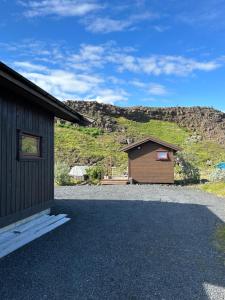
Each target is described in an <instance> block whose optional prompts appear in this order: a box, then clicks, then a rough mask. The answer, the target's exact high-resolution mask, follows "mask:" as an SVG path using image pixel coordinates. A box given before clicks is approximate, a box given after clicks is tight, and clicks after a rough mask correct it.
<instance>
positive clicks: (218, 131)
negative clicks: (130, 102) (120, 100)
mask: <svg viewBox="0 0 225 300" xmlns="http://www.w3.org/2000/svg"><path fill="white" fill-rule="evenodd" d="M66 104H67V105H69V106H70V107H71V108H73V109H75V110H77V111H78V112H80V113H83V114H86V115H88V116H90V117H92V118H93V119H94V120H95V122H94V123H93V124H92V126H96V127H100V128H103V129H104V130H107V131H123V128H121V127H120V126H119V125H118V124H117V122H116V118H117V117H125V118H127V119H129V120H133V121H137V122H147V121H149V120H151V119H154V120H161V121H171V122H175V123H177V124H178V125H179V126H182V127H186V128H187V129H190V130H192V131H194V132H196V133H200V134H201V135H202V136H203V137H204V138H207V139H210V140H214V141H217V142H219V143H220V144H225V113H223V112H221V111H219V110H215V109H213V108H211V107H199V106H193V107H165V108H161V107H144V106H136V107H118V106H113V105H109V104H101V103H98V102H91V101H72V100H68V101H66Z"/></svg>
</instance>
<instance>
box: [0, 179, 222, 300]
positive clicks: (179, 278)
mask: <svg viewBox="0 0 225 300" xmlns="http://www.w3.org/2000/svg"><path fill="white" fill-rule="evenodd" d="M56 198H57V199H58V201H57V204H56V207H55V208H54V213H60V212H65V213H68V214H69V216H70V217H71V218H72V220H71V221H70V222H68V223H67V224H65V225H64V226H62V227H60V228H58V229H56V230H55V231H53V232H51V233H49V234H47V235H45V236H44V237H42V238H40V239H38V240H36V241H34V242H32V243H31V244H29V245H27V246H25V247H23V248H22V249H19V250H18V251H16V252H15V253H12V254H11V255H9V256H7V257H6V258H4V259H2V260H0V299H1V300H8V299H10V300H11V299H16V300H17V299H19V300H20V299H21V300H26V299H32V300H36V299H37V300H40V299H62V300H64V299H79V300H82V299H100V300H103V299H122V300H123V299H129V300H135V299H136V300H139V299H161V300H162V299H165V300H167V299H168V300H173V299H178V300H185V299H187V300H192V299H218V300H221V299H225V265H224V262H225V258H224V256H223V255H222V253H220V252H218V251H217V249H216V247H215V246H214V232H215V229H216V226H218V225H221V224H223V222H225V200H224V199H221V198H217V197H215V196H213V195H210V194H206V193H203V192H200V191H196V190H192V189H189V188H182V187H175V186H160V185H156V186H154V185H149V186H147V185H142V186H138V185H136V186H135V185H133V186H102V187H101V186H99V187H88V186H81V187H62V188H57V189H56Z"/></svg>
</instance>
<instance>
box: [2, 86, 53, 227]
mask: <svg viewBox="0 0 225 300" xmlns="http://www.w3.org/2000/svg"><path fill="white" fill-rule="evenodd" d="M18 98H19V97H18V96H16V95H13V94H11V93H9V92H6V91H3V90H0V227H1V226H3V225H5V224H4V223H5V222H1V221H2V220H3V219H4V220H5V217H8V216H15V217H16V216H17V217H18V218H19V217H20V216H22V215H23V214H22V212H23V211H29V209H30V211H32V208H34V207H38V206H39V207H41V206H43V207H45V203H48V202H49V201H52V200H53V198H54V184H53V181H54V180H53V175H54V174H53V172H54V171H53V169H54V152H53V151H54V150H53V146H54V145H53V141H54V117H53V116H52V115H51V114H49V113H47V112H46V111H45V110H42V109H40V108H38V107H36V106H33V105H31V104H29V103H28V101H25V100H23V99H21V98H19V99H18ZM18 130H22V131H24V132H29V133H33V134H35V135H39V136H41V137H42V150H43V152H42V158H40V159H30V160H29V159H27V160H20V159H18V155H17V153H18V152H17V151H18Z"/></svg>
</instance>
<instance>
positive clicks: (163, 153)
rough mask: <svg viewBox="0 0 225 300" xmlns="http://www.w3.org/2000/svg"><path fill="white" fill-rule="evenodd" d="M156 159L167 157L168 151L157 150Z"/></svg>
mask: <svg viewBox="0 0 225 300" xmlns="http://www.w3.org/2000/svg"><path fill="white" fill-rule="evenodd" d="M158 159H168V152H158Z"/></svg>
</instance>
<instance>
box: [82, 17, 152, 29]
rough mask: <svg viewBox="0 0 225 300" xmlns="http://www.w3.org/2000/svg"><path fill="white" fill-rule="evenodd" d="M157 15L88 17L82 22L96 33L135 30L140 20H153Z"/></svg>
mask: <svg viewBox="0 0 225 300" xmlns="http://www.w3.org/2000/svg"><path fill="white" fill-rule="evenodd" d="M156 17H157V16H156V15H155V14H153V13H142V14H135V15H131V16H129V17H128V18H126V19H114V18H111V17H97V18H96V17H92V18H86V19H85V20H84V21H82V23H84V24H85V26H86V29H87V30H88V31H91V32H94V33H110V32H118V31H124V30H134V29H136V26H137V25H138V24H139V23H140V22H144V21H151V20H153V19H155V18H156Z"/></svg>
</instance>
